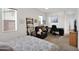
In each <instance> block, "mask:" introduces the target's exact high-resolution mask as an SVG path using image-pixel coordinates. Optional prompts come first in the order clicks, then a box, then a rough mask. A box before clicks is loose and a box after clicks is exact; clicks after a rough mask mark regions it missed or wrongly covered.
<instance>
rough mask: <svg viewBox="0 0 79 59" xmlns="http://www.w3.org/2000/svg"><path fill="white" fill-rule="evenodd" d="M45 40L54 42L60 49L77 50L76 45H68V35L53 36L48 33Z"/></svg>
mask: <svg viewBox="0 0 79 59" xmlns="http://www.w3.org/2000/svg"><path fill="white" fill-rule="evenodd" d="M45 40H47V41H49V42H52V43H55V44H56V45H58V46H59V47H60V51H78V49H77V48H76V47H73V46H70V44H69V36H58V35H56V36H54V35H52V34H48V37H47V38H45Z"/></svg>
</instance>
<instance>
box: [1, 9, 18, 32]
mask: <svg viewBox="0 0 79 59" xmlns="http://www.w3.org/2000/svg"><path fill="white" fill-rule="evenodd" d="M16 30H17V11H16V10H15V9H13V8H2V31H3V32H6V31H16Z"/></svg>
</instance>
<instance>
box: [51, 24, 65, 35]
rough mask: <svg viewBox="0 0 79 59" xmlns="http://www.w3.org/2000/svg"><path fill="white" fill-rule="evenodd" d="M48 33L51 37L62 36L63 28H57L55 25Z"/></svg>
mask: <svg viewBox="0 0 79 59" xmlns="http://www.w3.org/2000/svg"><path fill="white" fill-rule="evenodd" d="M50 33H52V34H53V35H61V36H63V35H64V29H63V28H57V27H56V25H52V28H51V30H50Z"/></svg>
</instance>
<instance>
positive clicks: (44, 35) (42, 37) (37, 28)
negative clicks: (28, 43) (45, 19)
mask: <svg viewBox="0 0 79 59" xmlns="http://www.w3.org/2000/svg"><path fill="white" fill-rule="evenodd" d="M45 28H46V30H45V31H42V32H41V34H38V33H37V32H38V31H39V29H41V27H39V26H37V27H35V32H36V37H38V38H41V39H44V38H46V37H47V34H48V29H47V27H45Z"/></svg>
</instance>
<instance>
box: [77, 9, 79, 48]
mask: <svg viewBox="0 0 79 59" xmlns="http://www.w3.org/2000/svg"><path fill="white" fill-rule="evenodd" d="M77 11H78V12H77V30H78V49H79V9H78V10H77Z"/></svg>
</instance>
